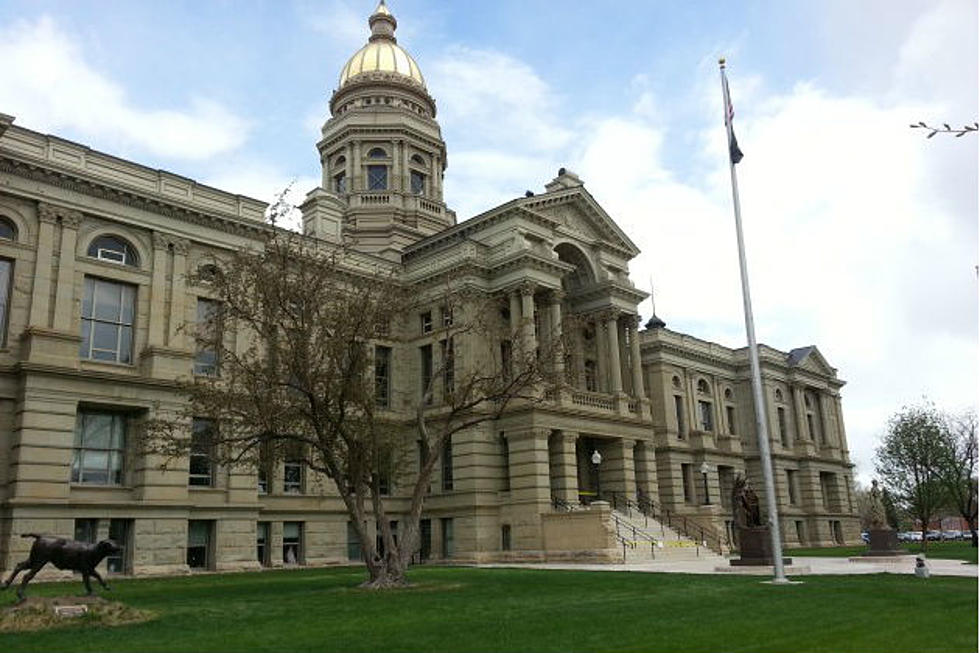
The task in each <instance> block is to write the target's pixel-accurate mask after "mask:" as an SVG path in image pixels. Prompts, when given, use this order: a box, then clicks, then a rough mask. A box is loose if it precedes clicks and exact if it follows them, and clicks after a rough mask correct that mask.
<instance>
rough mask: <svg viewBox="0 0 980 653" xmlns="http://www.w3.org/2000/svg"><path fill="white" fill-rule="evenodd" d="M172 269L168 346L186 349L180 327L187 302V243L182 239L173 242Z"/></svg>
mask: <svg viewBox="0 0 980 653" xmlns="http://www.w3.org/2000/svg"><path fill="white" fill-rule="evenodd" d="M173 247H174V268H173V274H172V278H171V280H170V338H169V340H168V344H169V345H170V346H171V347H173V348H174V349H184V348H186V347H187V344H186V341H187V336H186V334H185V333H184V330H182V329H181V326H182V325H183V324H184V321H185V320H186V318H187V311H186V308H185V302H186V300H187V289H186V278H185V277H186V276H187V248H188V242H187V241H186V240H184V239H183V238H177V239H174V241H173Z"/></svg>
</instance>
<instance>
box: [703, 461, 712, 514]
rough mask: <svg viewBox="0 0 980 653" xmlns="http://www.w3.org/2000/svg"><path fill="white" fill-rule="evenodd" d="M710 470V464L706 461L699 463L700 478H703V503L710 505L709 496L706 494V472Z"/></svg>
mask: <svg viewBox="0 0 980 653" xmlns="http://www.w3.org/2000/svg"><path fill="white" fill-rule="evenodd" d="M710 471H711V466H710V465H709V464H708V463H707V462H703V463H701V478H703V479H704V505H706V506H710V505H711V496H710V495H709V494H708V472H710Z"/></svg>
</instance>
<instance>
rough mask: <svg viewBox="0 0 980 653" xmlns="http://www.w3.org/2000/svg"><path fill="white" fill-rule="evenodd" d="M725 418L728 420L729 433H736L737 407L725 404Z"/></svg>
mask: <svg viewBox="0 0 980 653" xmlns="http://www.w3.org/2000/svg"><path fill="white" fill-rule="evenodd" d="M725 418H726V419H727V420H728V434H729V435H735V407H734V406H725Z"/></svg>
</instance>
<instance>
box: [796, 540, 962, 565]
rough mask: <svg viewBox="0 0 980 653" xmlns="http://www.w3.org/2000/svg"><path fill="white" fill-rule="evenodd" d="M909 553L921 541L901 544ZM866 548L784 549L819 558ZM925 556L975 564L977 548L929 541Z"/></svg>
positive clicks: (846, 555) (917, 548)
mask: <svg viewBox="0 0 980 653" xmlns="http://www.w3.org/2000/svg"><path fill="white" fill-rule="evenodd" d="M902 548H904V549H905V550H906V551H908V552H909V553H919V552H920V551H922V543H921V542H915V543H913V544H903V545H902ZM867 550H868V547H867V546H864V545H862V546H832V547H823V548H819V549H786V550H785V553H786V555H788V556H794V555H795V556H815V557H820V558H849V557H851V556H859V555H864V553H865V552H866V551H867ZM926 558H927V559H928V558H937V559H942V560H965V561H966V562H972V563H973V564H977V550H976V549H975V548H973V547H972V546H971V545H970V541H969V540H966V541H964V542H929V544H928V546H927V547H926Z"/></svg>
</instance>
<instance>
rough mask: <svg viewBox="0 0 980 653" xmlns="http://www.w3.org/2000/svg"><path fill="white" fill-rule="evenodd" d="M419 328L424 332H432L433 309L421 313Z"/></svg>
mask: <svg viewBox="0 0 980 653" xmlns="http://www.w3.org/2000/svg"><path fill="white" fill-rule="evenodd" d="M419 330H420V331H421V332H422V333H432V311H426V312H425V313H419Z"/></svg>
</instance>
